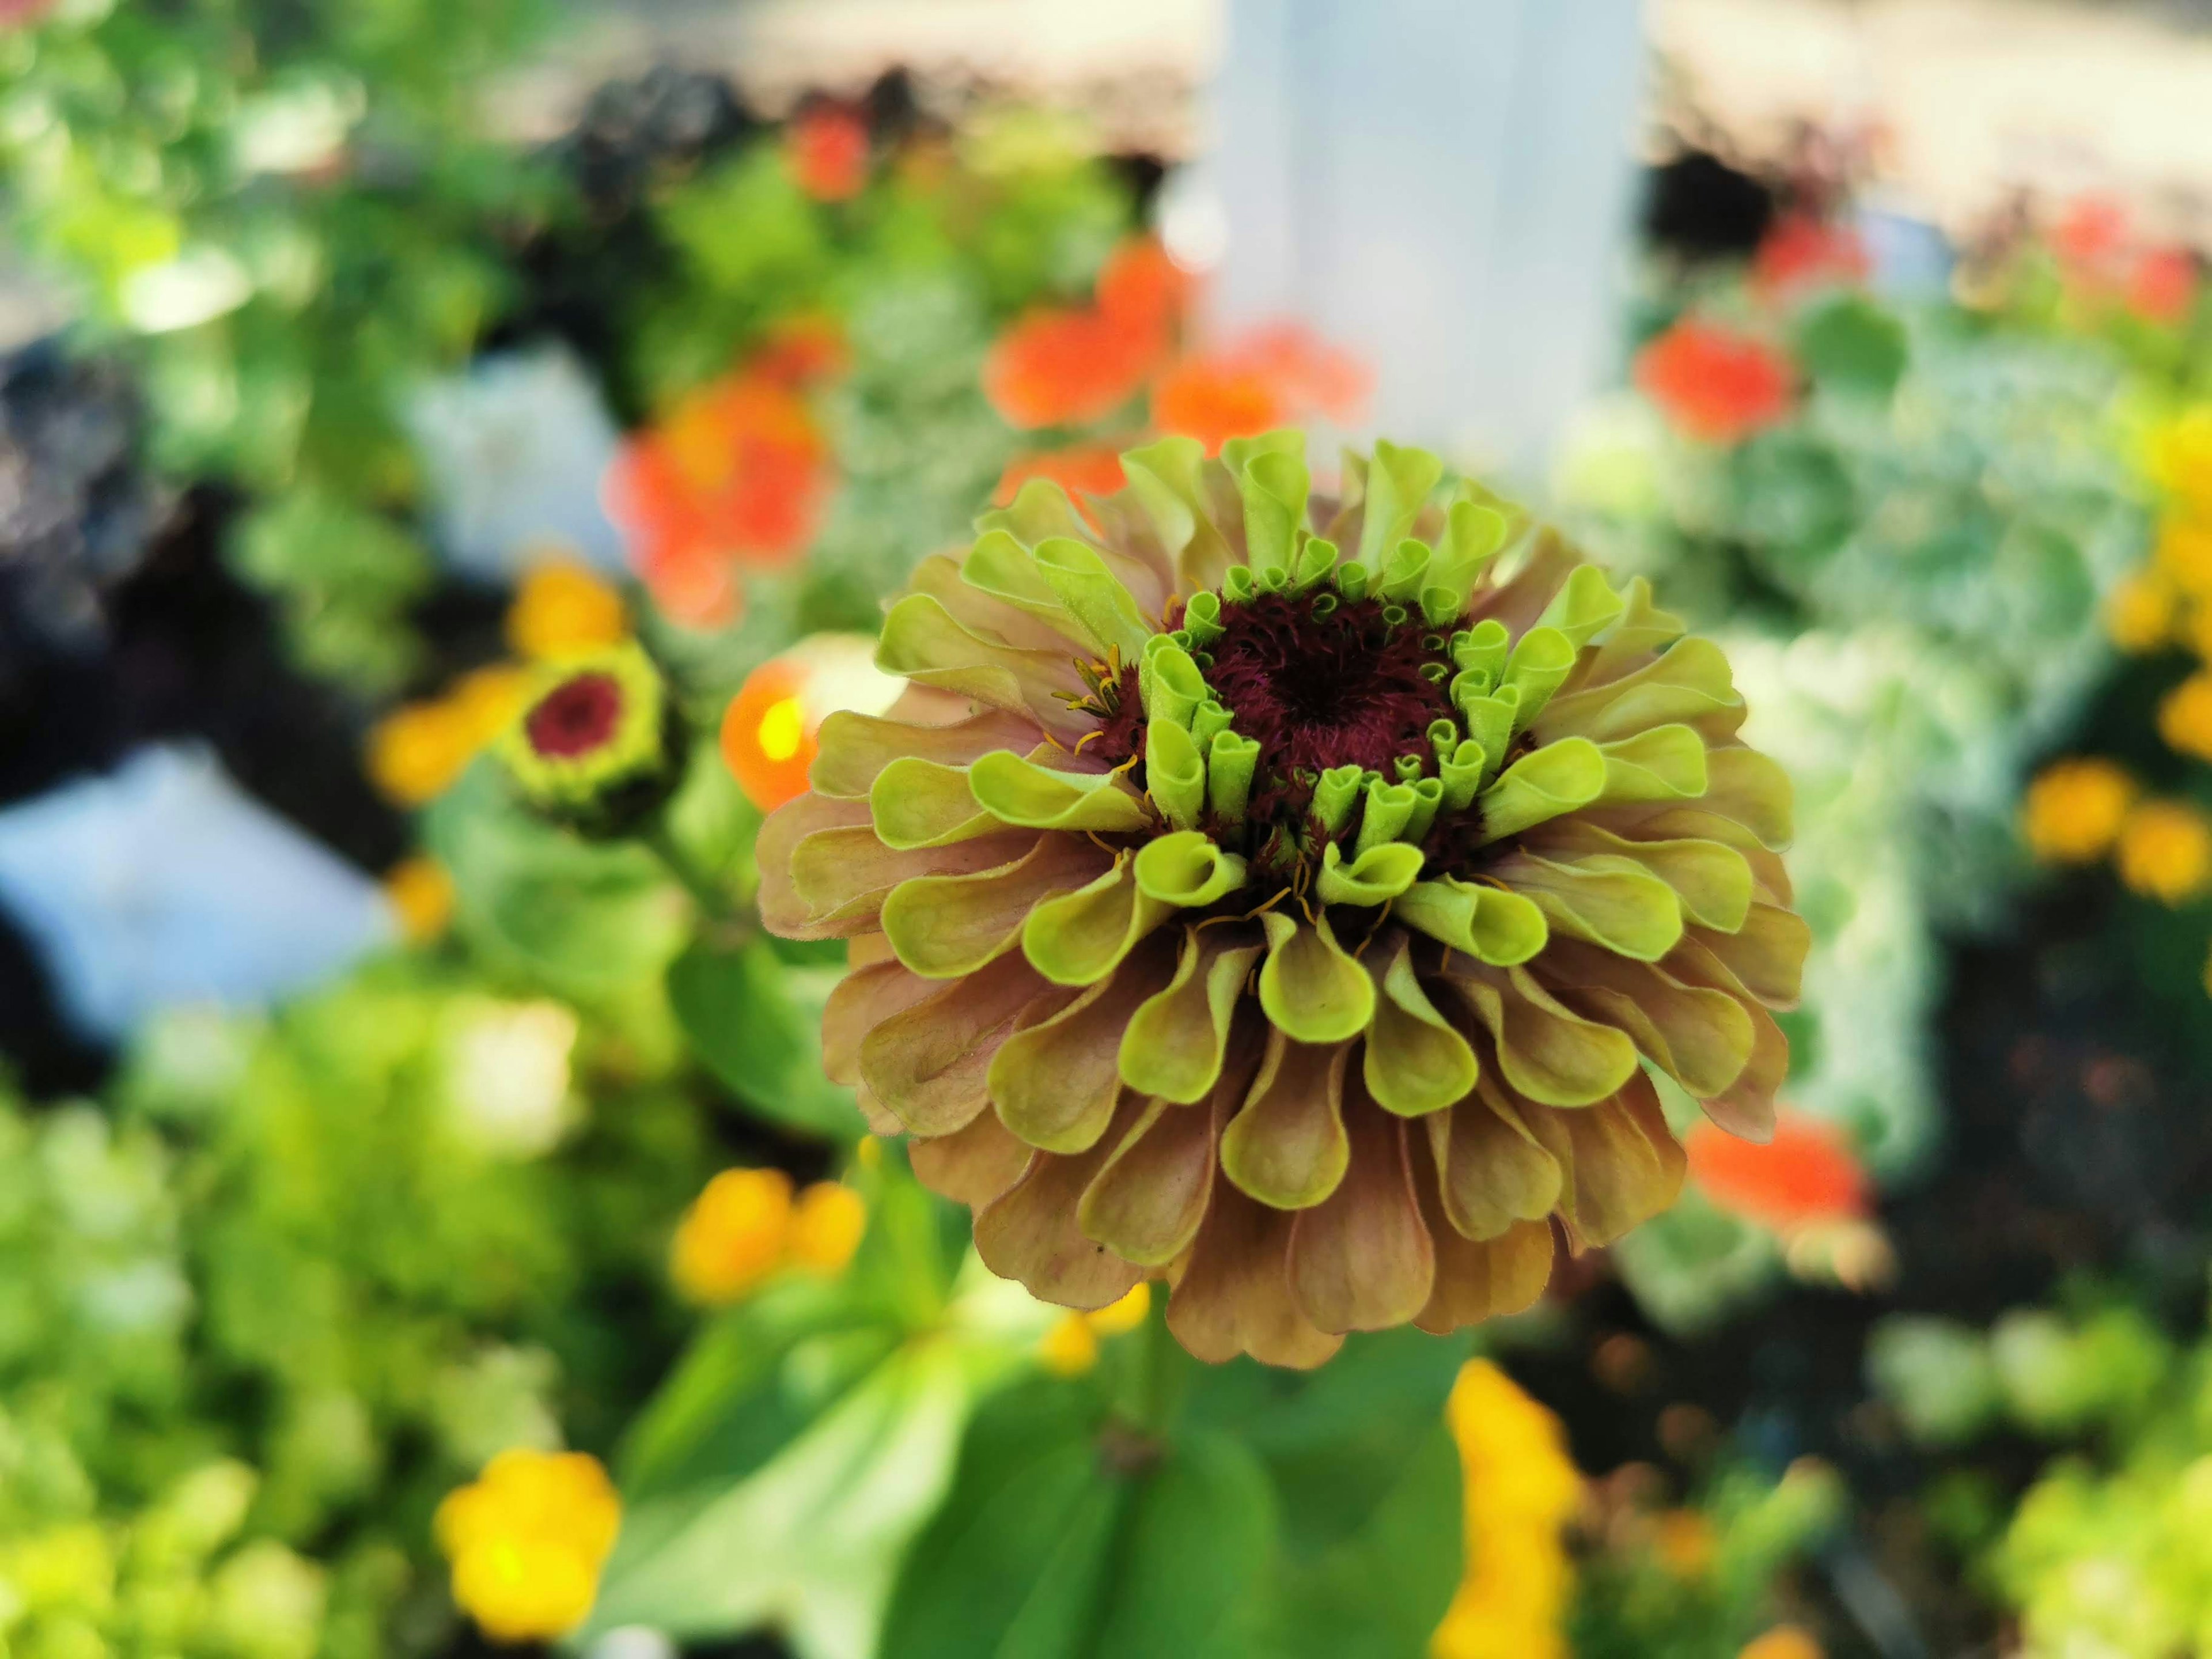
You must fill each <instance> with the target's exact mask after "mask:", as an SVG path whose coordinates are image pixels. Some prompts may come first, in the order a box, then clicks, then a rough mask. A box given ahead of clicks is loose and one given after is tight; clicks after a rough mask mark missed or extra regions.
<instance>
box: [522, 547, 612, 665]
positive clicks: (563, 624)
mask: <svg viewBox="0 0 2212 1659" xmlns="http://www.w3.org/2000/svg"><path fill="white" fill-rule="evenodd" d="M628 636H629V607H628V606H627V605H623V597H622V595H621V594H620V593H618V592H616V591H615V590H614V588H613V587H611V586H609V585H608V584H607V583H605V582H604V581H601V580H599V577H597V576H595V575H593V574H592V572H591V571H589V570H588V569H586V568H585V567H583V566H582V565H580V564H575V563H573V562H568V561H559V562H552V563H548V564H541V565H539V566H538V567H537V568H534V569H533V570H532V571H531V572H530V574H528V575H526V576H525V577H524V578H523V579H522V585H521V586H520V587H519V588H517V589H516V590H515V595H514V603H513V605H509V606H508V607H507V646H508V648H509V649H511V650H513V652H514V653H515V654H516V655H517V656H521V657H527V658H529V659H531V660H532V661H533V662H548V661H552V660H556V659H559V658H562V657H571V656H574V655H576V654H577V653H580V652H586V651H596V650H599V648H600V647H603V646H609V645H618V644H620V643H621V642H622V641H623V640H624V639H625V638H627V637H628Z"/></svg>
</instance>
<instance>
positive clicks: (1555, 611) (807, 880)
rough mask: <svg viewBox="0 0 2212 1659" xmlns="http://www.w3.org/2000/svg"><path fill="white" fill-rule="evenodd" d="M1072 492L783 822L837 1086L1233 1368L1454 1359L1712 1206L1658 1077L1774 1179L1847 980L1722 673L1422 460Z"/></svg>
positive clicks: (1016, 531) (1083, 1292) (1023, 1250)
mask: <svg viewBox="0 0 2212 1659" xmlns="http://www.w3.org/2000/svg"><path fill="white" fill-rule="evenodd" d="M1122 459H1123V465H1124V468H1125V470H1126V472H1127V477H1128V478H1129V481H1130V482H1129V484H1128V487H1127V489H1123V490H1121V491H1120V492H1118V493H1117V494H1115V495H1112V496H1109V497H1106V498H1103V499H1100V500H1097V501H1092V502H1091V504H1090V509H1089V516H1088V517H1086V516H1085V514H1084V513H1079V511H1078V510H1077V509H1076V508H1075V507H1074V506H1073V504H1072V503H1071V502H1070V501H1068V499H1067V497H1066V495H1064V494H1063V493H1062V492H1061V491H1060V489H1058V487H1057V486H1055V485H1053V484H1050V483H1032V484H1030V486H1029V487H1028V488H1027V489H1024V491H1023V492H1022V494H1021V495H1019V496H1018V498H1017V499H1016V501H1015V502H1014V504H1013V505H1012V507H1009V508H1007V509H1006V510H1004V511H1002V512H997V513H991V514H988V515H987V516H986V517H985V518H984V519H983V520H981V536H980V538H978V539H977V541H976V542H975V544H974V546H973V547H972V548H970V549H969V550H968V552H967V553H966V555H965V556H963V557H961V558H957V559H956V558H952V557H949V556H939V557H935V558H932V559H929V560H927V561H925V562H924V563H923V564H922V566H921V568H920V569H919V570H918V571H917V572H916V574H915V579H914V581H913V583H912V586H911V591H910V592H908V594H907V596H906V597H905V598H903V599H901V600H899V602H898V603H897V604H896V605H894V606H893V607H892V609H891V611H890V616H889V617H888V619H887V621H886V623H885V625H884V636H883V643H882V647H881V650H880V652H879V653H878V662H879V664H880V665H882V666H883V667H884V668H885V669H886V670H888V671H891V672H894V673H896V674H900V675H902V676H904V677H905V678H907V679H908V682H909V683H910V684H909V688H908V691H907V693H906V695H905V696H904V697H903V698H902V701H901V702H900V703H899V704H898V706H896V708H893V709H892V710H891V712H890V715H889V716H888V717H885V718H872V717H868V716H863V715H858V714H836V715H832V716H831V717H830V718H829V720H827V721H825V722H824V723H823V726H822V729H821V733H820V738H819V742H820V754H819V757H818V758H817V760H816V762H815V764H814V769H813V772H812V782H813V792H812V793H810V794H808V795H805V796H802V797H801V798H800V799H798V800H796V801H794V802H793V803H792V804H791V805H788V806H786V807H784V808H783V809H782V810H781V811H779V812H777V813H776V814H775V816H774V817H772V818H770V819H769V823H768V824H767V826H766V827H765V828H764V829H763V831H762V835H761V839H760V843H759V855H760V863H761V867H762V872H763V890H762V901H761V902H762V910H763V915H764V917H765V918H766V920H767V921H768V924H769V927H772V928H774V929H775V930H776V931H777V932H779V933H784V934H786V935H787V936H790V937H794V938H802V939H829V938H846V939H851V940H852V941H853V943H852V950H851V962H852V971H851V973H850V975H849V976H848V978H847V979H846V980H845V981H843V982H842V985H841V986H840V987H838V989H837V991H836V994H835V995H834V996H833V998H832V999H831V1001H830V1005H829V1012H828V1017H827V1019H826V1022H825V1027H824V1042H825V1046H826V1048H827V1060H828V1064H829V1069H830V1071H831V1073H832V1074H833V1075H834V1076H836V1077H837V1078H838V1079H842V1080H844V1081H848V1082H850V1083H853V1084H854V1085H856V1086H857V1088H858V1091H859V1095H860V1103H861V1105H862V1107H863V1109H864V1110H866V1113H867V1114H868V1115H869V1117H870V1118H871V1120H872V1121H873V1122H874V1123H875V1125H876V1126H877V1127H878V1128H879V1129H882V1130H884V1131H886V1132H890V1131H896V1130H904V1131H906V1132H908V1133H910V1134H912V1135H913V1136H915V1146H914V1158H915V1167H916V1169H917V1170H920V1171H921V1174H922V1176H923V1177H924V1178H925V1179H926V1180H927V1181H929V1182H932V1183H933V1185H935V1186H936V1187H938V1188H939V1189H940V1190H941V1191H943V1192H945V1193H946V1194H950V1195H951V1196H952V1197H954V1198H957V1199H959V1200H964V1201H965V1202H967V1203H969V1204H971V1205H973V1206H975V1212H976V1214H975V1243H976V1247H977V1249H979V1250H980V1251H981V1254H982V1256H983V1259H984V1261H986V1262H987V1263H988V1264H989V1265H990V1266H991V1267H993V1268H994V1270H996V1271H997V1272H999V1273H1002V1274H1004V1275H1006V1276H1007V1277H1010V1278H1014V1279H1019V1280H1021V1281H1022V1282H1023V1283H1024V1285H1028V1286H1029V1288H1030V1290H1031V1291H1034V1292H1035V1293H1036V1294H1037V1295H1038V1296H1041V1297H1045V1298H1047V1299H1048V1300H1050V1301H1054V1302H1058V1303H1061V1304H1066V1305H1068V1306H1072V1307H1080V1308H1095V1307H1101V1306H1103V1305H1105V1304H1108V1303H1109V1302H1112V1301H1113V1300H1114V1299H1115V1298H1116V1297H1120V1296H1121V1295H1122V1294H1123V1293H1124V1292H1126V1291H1127V1290H1129V1288H1130V1287H1131V1286H1132V1285H1134V1284H1135V1283H1137V1281H1139V1279H1146V1278H1148V1277H1159V1276H1164V1277H1165V1278H1166V1279H1169V1280H1170V1283H1171V1284H1172V1285H1173V1286H1174V1291H1173V1297H1172V1300H1171V1302H1170V1307H1169V1313H1168V1321H1169V1324H1170V1327H1171V1328H1173V1329H1174V1331H1175V1332H1176V1335H1177V1336H1178V1337H1179V1338H1180V1339H1181V1340H1182V1342H1183V1343H1184V1344H1185V1346H1188V1348H1190V1350H1191V1351H1192V1352H1194V1353H1196V1354H1198V1355H1200V1357H1202V1358H1212V1359H1219V1358H1227V1357H1229V1356H1230V1355H1231V1354H1234V1353H1237V1352H1240V1351H1241V1352H1249V1353H1252V1354H1254V1355H1255V1356H1257V1357H1258V1358H1261V1359H1266V1360H1270V1361H1274V1362H1277V1363H1283V1364H1315V1363H1317V1362H1319V1361H1320V1360H1322V1358H1326V1357H1327V1356H1328V1354H1329V1353H1330V1352H1333V1351H1334V1349H1335V1347H1336V1346H1337V1344H1338V1343H1339V1341H1340V1337H1341V1333H1343V1332H1346V1331H1348V1330H1353V1329H1372V1328H1380V1327H1385V1326H1390V1325H1395V1324H1400V1323H1402V1322H1406V1321H1408V1320H1412V1321H1414V1322H1418V1323H1419V1324H1420V1325H1422V1326H1423V1327H1425V1328H1429V1329H1431V1330H1449V1329H1451V1328H1455V1327H1457V1326H1461V1325H1465V1324H1468V1323H1472V1322H1475V1321H1477V1320H1480V1319H1483V1318H1486V1317H1487V1316H1491V1315H1492V1314H1496V1313H1500V1312H1504V1311H1508V1310H1515V1309H1518V1308H1521V1307H1524V1306H1526V1305H1527V1304H1529V1303H1530V1302H1532V1301H1533V1300H1534V1298H1535V1297H1536V1296H1537V1295H1538V1294H1539V1293H1540V1292H1541V1290H1542V1288H1543V1285H1544V1283H1545V1280H1546V1279H1547V1276H1548V1274H1549V1272H1550V1267H1551V1262H1552V1257H1553V1231H1552V1227H1553V1219H1554V1218H1556V1219H1557V1220H1558V1222H1559V1224H1560V1225H1561V1226H1562V1227H1563V1228H1564V1230H1565V1235H1566V1237H1567V1238H1568V1240H1569V1242H1570V1243H1571V1244H1572V1245H1573V1246H1574V1247H1575V1248H1577V1249H1581V1248H1583V1247H1584V1246H1586V1245H1589V1244H1593V1243H1604V1242H1606V1241H1607V1240H1609V1239H1612V1238H1614V1237H1618V1236H1619V1235H1620V1233H1622V1232H1623V1231H1626V1230H1627V1229H1628V1228H1630V1227H1632V1226H1634V1225H1637V1224H1638V1223H1639V1222H1641V1221H1643V1220H1644V1218H1647V1217H1649V1216H1650V1215H1651V1214H1653V1213H1655V1212H1656V1211H1658V1210H1660V1209H1662V1208H1663V1207H1664V1206H1666V1205H1667V1204H1668V1203H1669V1202H1671V1201H1672V1200H1673V1198H1674V1194H1675V1192H1676V1190H1677V1188H1678V1187H1679V1185H1680V1180H1681V1175H1682V1154H1681V1151H1680V1147H1679V1146H1677V1144H1676V1142H1675V1140H1674V1136H1673V1135H1672V1134H1671V1133H1669V1132H1668V1126H1667V1123H1666V1121H1665V1119H1664V1118H1663V1116H1662V1115H1661V1112H1660V1109H1659V1102H1658V1097H1657V1095H1656V1091H1655V1089H1654V1087H1653V1085H1652V1083H1651V1081H1650V1079H1649V1078H1648V1077H1647V1076H1646V1075H1645V1073H1644V1065H1646V1064H1648V1065H1649V1066H1653V1067H1656V1068H1657V1069H1658V1070H1661V1071H1663V1072H1665V1073H1668V1075H1670V1076H1672V1077H1673V1078H1674V1079H1676V1080H1677V1081H1679V1082H1680V1084H1681V1085H1682V1087H1683V1088H1684V1089H1685V1090H1686V1091H1688V1092H1689V1093H1690V1094H1691V1095H1692V1096H1693V1097H1696V1098H1698V1099H1699V1100H1700V1101H1702V1102H1704V1103H1705V1109H1706V1110H1707V1111H1708V1113H1709V1114H1710V1115H1711V1116H1712V1117H1713V1118H1714V1120H1715V1121H1717V1122H1719V1123H1720V1124H1722V1125H1723V1127H1727V1128H1729V1129H1732V1130H1734V1131H1735V1132H1737V1133H1743V1134H1747V1135H1751V1136H1754V1137H1757V1136H1762V1135H1764V1134H1765V1133H1766V1132H1767V1130H1768V1128H1769V1127H1770V1125H1771V1121H1772V1100H1773V1094H1774V1090H1775V1088H1776V1086H1777V1085H1778V1084H1779V1083H1780V1082H1781V1080H1782V1076H1783V1073H1784V1068H1785V1066H1786V1064H1787V1060H1788V1050H1787V1047H1786V1045H1785V1043H1784V1040H1783V1036H1782V1033H1781V1031H1780V1030H1778V1028H1777V1026H1776V1024H1775V1023H1774V1020H1773V1018H1771V1015H1770V1013H1769V1012H1768V1010H1769V1009H1770V1008H1772V1007H1778V1006H1784V1005H1786V1004H1787V1003H1788V1002H1789V1001H1790V1000H1791V999H1793V998H1794V997H1795V996H1796V990H1797V977H1798V970H1799V967H1800V964H1801V963H1802V958H1803V955H1804V951H1805V946H1806V942H1807V940H1806V932H1805V928H1804V927H1803V925H1802V923H1801V922H1800V921H1798V919H1797V918H1796V916H1795V915H1792V914H1791V913H1790V909H1789V908H1788V906H1789V903H1790V884H1789V878H1788V877H1787V876H1786V875H1785V874H1784V872H1783V867H1782V863H1781V860H1780V859H1779V858H1778V857H1777V855H1776V849H1777V848H1779V847H1780V846H1781V845H1782V844H1783V843H1784V841H1785V839H1786V838H1787V836H1788V835H1789V830H1790V804H1789V787H1788V784H1787V782H1786V781H1785V780H1784V776H1783V775H1782V773H1781V770H1780V769H1778V767H1776V766H1775V765H1774V763H1772V762H1771V761H1769V760H1767V759H1766V758H1765V757H1763V756H1760V755H1759V754H1756V753H1754V752H1753V750H1749V749H1747V748H1746V747H1744V746H1743V744H1741V742H1739V741H1738V739H1737V737H1736V731H1737V728H1738V726H1740V725H1741V722H1742V720H1743V714H1744V708H1743V703H1742V700H1741V698H1740V697H1738V696H1736V694H1735V690H1733V688H1732V687H1731V685H1730V684H1729V671H1728V665H1727V663H1726V662H1725V660H1724V659H1723V658H1722V656H1721V653H1719V652H1718V651H1717V650H1716V649H1715V648H1714V647H1712V646H1711V644H1710V643H1708V642H1706V641H1702V640H1697V639H1686V638H1684V637H1682V635H1683V628H1682V624H1681V623H1680V622H1678V621H1677V620H1676V619H1675V618H1674V617H1670V616H1668V614H1667V613H1666V612H1664V611H1659V610H1656V609H1655V608H1654V606H1653V605H1652V604H1651V601H1650V594H1649V592H1648V590H1647V589H1646V587H1645V585H1644V583H1643V582H1641V581H1640V580H1639V581H1636V582H1632V583H1631V584H1630V585H1629V586H1628V588H1627V590H1626V592H1625V593H1624V592H1616V591H1615V590H1614V588H1613V586H1611V584H1610V583H1608V582H1607V580H1606V579H1605V577H1604V576H1603V575H1602V574H1601V573H1600V572H1599V571H1597V570H1596V569H1595V568H1592V567H1590V566H1587V565H1583V564H1580V563H1578V562H1577V559H1576V556H1575V555H1574V554H1573V553H1572V552H1571V550H1569V549H1568V548H1567V547H1566V546H1565V544H1564V543H1562V542H1561V541H1560V540H1559V538H1558V537H1557V536H1555V535H1553V533H1552V532H1548V531H1544V530H1539V529H1536V528H1534V527H1533V526H1530V525H1529V524H1528V520H1527V519H1526V516H1525V515H1524V514H1522V513H1521V512H1520V511H1519V510H1518V509H1516V508H1514V507H1510V506H1508V505H1506V504H1504V503H1503V502H1501V501H1498V500H1497V499H1496V498H1495V497H1492V496H1491V495H1488V494H1486V492H1484V491H1482V490H1481V489H1479V488H1476V487H1474V486H1473V485H1469V484H1464V483H1463V484H1460V485H1457V486H1455V487H1454V488H1453V489H1450V490H1449V492H1447V493H1446V494H1445V495H1443V497H1442V499H1435V498H1436V497H1437V494H1438V486H1439V484H1440V483H1441V480H1442V473H1443V468H1442V465H1441V464H1440V463H1439V462H1438V461H1437V458H1436V457H1434V456H1432V455H1429V454H1425V453H1422V452H1421V451H1419V450H1413V449H1400V448H1396V447H1393V446H1391V445H1389V444H1378V445H1377V446H1376V453H1375V456H1374V458H1373V459H1372V460H1371V461H1364V460H1362V459H1361V458H1359V457H1358V456H1347V457H1346V476H1345V477H1344V480H1343V495H1342V497H1341V499H1340V500H1335V501H1331V500H1328V499H1323V498H1320V497H1316V496H1315V495H1312V494H1311V492H1310V489H1309V483H1308V473H1307V468H1306V461H1305V456H1304V439H1303V437H1302V435H1299V434H1297V433H1294V432H1293V433H1276V434H1271V435H1267V436H1266V437H1263V438H1258V439H1252V440H1247V441H1238V442H1234V443H1231V444H1230V445H1229V446H1228V447H1226V449H1225V451H1224V453H1223V456H1222V459H1220V460H1218V461H1209V460H1206V459H1204V458H1203V455H1202V453H1201V452H1200V449H1199V447H1198V446H1197V445H1196V444H1194V443H1193V442H1191V441H1188V440H1186V439H1168V440H1165V441H1161V442H1158V443H1155V444H1153V445H1151V446H1150V447H1146V448H1143V449H1139V450H1134V451H1132V452H1131V453H1128V454H1127V455H1126V456H1124V457H1123V458H1122Z"/></svg>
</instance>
